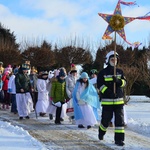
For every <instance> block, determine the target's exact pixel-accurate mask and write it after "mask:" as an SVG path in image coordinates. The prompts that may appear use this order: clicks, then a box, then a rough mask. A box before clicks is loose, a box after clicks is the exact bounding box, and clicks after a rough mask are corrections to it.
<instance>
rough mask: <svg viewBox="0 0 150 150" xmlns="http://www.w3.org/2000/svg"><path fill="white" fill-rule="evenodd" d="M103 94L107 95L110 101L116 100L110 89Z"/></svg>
mask: <svg viewBox="0 0 150 150" xmlns="http://www.w3.org/2000/svg"><path fill="white" fill-rule="evenodd" d="M105 94H106V95H108V98H111V99H115V98H116V95H115V94H114V92H113V91H111V90H110V89H107V90H106V91H105Z"/></svg>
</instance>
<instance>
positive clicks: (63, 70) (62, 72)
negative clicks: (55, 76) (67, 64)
mask: <svg viewBox="0 0 150 150" xmlns="http://www.w3.org/2000/svg"><path fill="white" fill-rule="evenodd" d="M59 76H60V77H65V76H66V71H65V69H64V68H61V69H60V72H59Z"/></svg>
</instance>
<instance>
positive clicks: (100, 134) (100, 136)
mask: <svg viewBox="0 0 150 150" xmlns="http://www.w3.org/2000/svg"><path fill="white" fill-rule="evenodd" d="M98 138H99V140H103V139H104V135H103V134H102V132H101V130H100V128H99V129H98Z"/></svg>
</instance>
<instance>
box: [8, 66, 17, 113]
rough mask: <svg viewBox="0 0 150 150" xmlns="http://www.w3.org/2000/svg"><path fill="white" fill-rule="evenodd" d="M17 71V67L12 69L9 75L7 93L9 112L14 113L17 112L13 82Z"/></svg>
mask: <svg viewBox="0 0 150 150" xmlns="http://www.w3.org/2000/svg"><path fill="white" fill-rule="evenodd" d="M17 73H18V70H17V69H14V70H13V72H12V73H11V76H10V78H9V82H8V93H10V99H11V104H12V105H11V112H13V113H14V114H17V112H18V111H17V103H16V84H15V77H16V74H17Z"/></svg>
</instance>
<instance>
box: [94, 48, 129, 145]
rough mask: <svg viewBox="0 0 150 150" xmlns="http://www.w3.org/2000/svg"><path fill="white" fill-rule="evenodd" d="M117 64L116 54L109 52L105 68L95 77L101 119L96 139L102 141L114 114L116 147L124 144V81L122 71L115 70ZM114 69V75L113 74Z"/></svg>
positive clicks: (117, 57)
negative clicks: (99, 96)
mask: <svg viewBox="0 0 150 150" xmlns="http://www.w3.org/2000/svg"><path fill="white" fill-rule="evenodd" d="M115 56H116V57H115ZM118 62H119V55H118V53H116V52H114V51H110V52H109V53H108V54H107V55H106V65H107V67H106V68H104V69H102V70H101V71H100V72H99V74H98V76H97V88H98V89H99V90H100V94H101V105H102V118H101V123H100V126H99V129H98V137H99V140H103V138H104V135H105V133H106V131H107V128H108V126H109V123H110V121H111V119H112V117H113V114H114V117H115V118H114V119H115V123H114V124H115V130H114V132H115V133H114V134H115V135H114V141H115V144H116V145H118V146H123V145H124V144H125V143H124V140H125V130H124V112H123V106H124V99H123V96H124V93H123V87H125V85H126V79H125V77H124V73H123V71H122V70H121V69H118V68H116V66H117V64H118ZM114 67H115V71H116V74H114Z"/></svg>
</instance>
